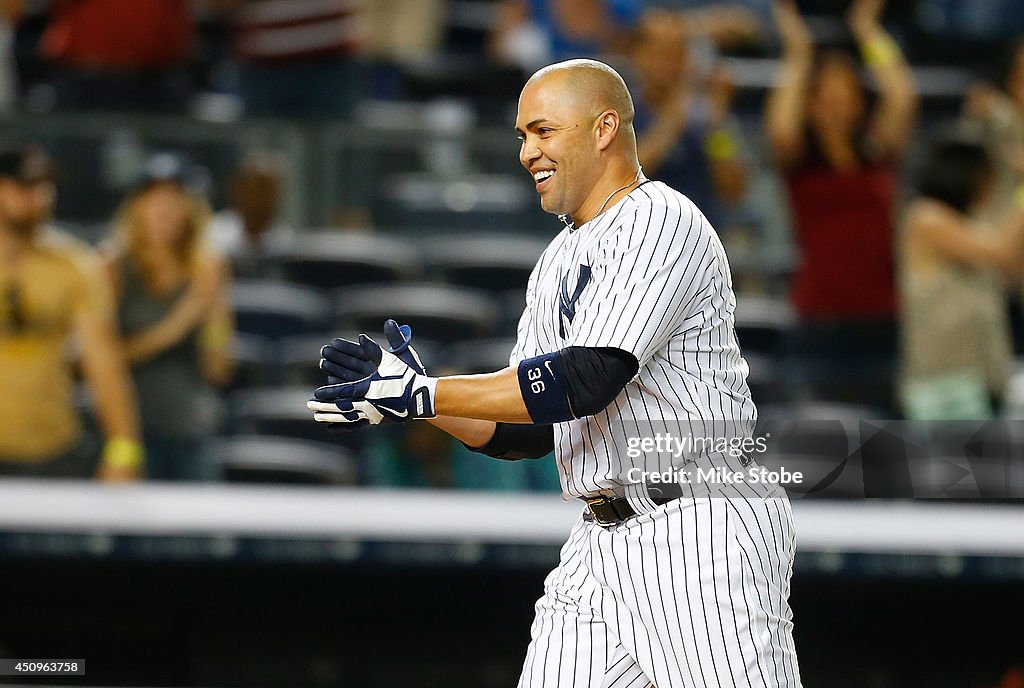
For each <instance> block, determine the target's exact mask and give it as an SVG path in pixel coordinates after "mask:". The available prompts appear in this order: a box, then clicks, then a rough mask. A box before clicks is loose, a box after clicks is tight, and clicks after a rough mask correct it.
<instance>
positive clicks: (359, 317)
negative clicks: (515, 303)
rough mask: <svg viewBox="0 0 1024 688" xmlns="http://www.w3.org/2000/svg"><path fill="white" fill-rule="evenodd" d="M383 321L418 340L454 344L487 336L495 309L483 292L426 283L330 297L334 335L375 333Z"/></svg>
mask: <svg viewBox="0 0 1024 688" xmlns="http://www.w3.org/2000/svg"><path fill="white" fill-rule="evenodd" d="M388 318H394V319H395V320H397V321H398V322H399V323H403V324H409V325H411V326H412V330H413V335H414V336H418V337H420V338H422V339H429V340H434V341H437V342H440V343H450V342H458V341H465V340H469V339H480V338H484V337H488V336H490V335H491V334H493V332H494V329H495V324H496V322H497V318H498V304H497V303H496V301H495V300H494V299H493V298H492V297H491V296H489V295H488V294H487V293H485V292H481V291H478V290H474V289H467V288H456V287H451V286H445V285H438V284H429V283H419V284H402V285H387V284H384V285H368V286H361V287H351V288H346V289H341V290H338V291H337V292H335V308H334V323H335V326H336V327H337V328H338V329H339V330H340V331H356V332H367V333H373V332H380V331H381V329H382V327H383V324H384V321H385V320H387V319H388ZM378 341H379V340H378Z"/></svg>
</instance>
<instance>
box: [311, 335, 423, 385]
mask: <svg viewBox="0 0 1024 688" xmlns="http://www.w3.org/2000/svg"><path fill="white" fill-rule="evenodd" d="M384 336H385V337H386V338H387V340H388V352H389V353H392V354H394V355H396V356H398V357H399V358H400V359H402V361H404V362H405V363H406V365H408V366H409V367H410V368H412V369H413V370H415V371H416V372H417V373H419V374H421V375H423V374H426V369H425V368H424V366H423V363H422V362H421V361H420V357H419V354H417V353H416V350H415V349H413V348H412V346H411V342H412V328H411V327H409V326H408V325H399V324H398V323H396V322H395V321H394V320H388V321H387V322H385V323H384ZM371 341H372V340H371ZM373 346H377V344H376V342H374V344H373ZM320 356H321V358H320V369H321V370H323V371H324V372H325V373H327V384H329V385H336V384H340V383H343V382H355V381H356V380H361V379H363V378H364V377H366V376H368V375H370V374H371V373H373V371H374V370H376V369H377V367H376V364H374V362H373V360H372V359H371V352H370V351H368V350H366V349H364V348H363V344H362V343H361V341H360V342H353V341H349V340H348V339H340V338H338V339H335V340H333V341H332V342H331V343H330V344H327V345H326V346H324V347H323V348H322V349H320Z"/></svg>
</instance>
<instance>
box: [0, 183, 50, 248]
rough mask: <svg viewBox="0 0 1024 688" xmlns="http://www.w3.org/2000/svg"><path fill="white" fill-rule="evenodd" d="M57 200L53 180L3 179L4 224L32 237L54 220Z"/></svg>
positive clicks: (0, 210) (0, 193) (0, 195)
mask: <svg viewBox="0 0 1024 688" xmlns="http://www.w3.org/2000/svg"><path fill="white" fill-rule="evenodd" d="M55 197H56V194H55V191H54V186H53V182H52V181H50V180H49V179H43V180H40V181H35V182H22V181H19V180H17V179H12V178H10V177H7V178H3V179H0V222H2V223H3V224H5V225H7V226H8V227H9V228H10V229H12V230H13V231H14V232H16V233H18V234H21V235H23V236H28V235H30V234H32V232H34V231H35V230H36V228H37V227H38V226H39V225H41V224H42V223H44V222H46V221H47V220H48V219H50V216H51V214H52V212H53V201H54V198H55Z"/></svg>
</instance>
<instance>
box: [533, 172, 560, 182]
mask: <svg viewBox="0 0 1024 688" xmlns="http://www.w3.org/2000/svg"><path fill="white" fill-rule="evenodd" d="M554 173H555V171H554V170H541V171H540V172H537V173H536V174H534V175H533V179H534V181H538V182H542V181H544V180H545V179H547V178H548V177H550V176H552V175H553V174H554Z"/></svg>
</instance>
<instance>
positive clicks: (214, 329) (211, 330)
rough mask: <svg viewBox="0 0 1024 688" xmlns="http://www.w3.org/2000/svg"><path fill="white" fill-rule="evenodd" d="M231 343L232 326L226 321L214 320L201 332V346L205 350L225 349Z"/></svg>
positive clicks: (204, 326)
mask: <svg viewBox="0 0 1024 688" xmlns="http://www.w3.org/2000/svg"><path fill="white" fill-rule="evenodd" d="M230 341H231V325H229V324H228V323H227V321H225V320H213V321H211V322H208V323H206V324H205V325H203V327H202V329H200V330H199V346H201V347H203V348H204V349H223V348H224V347H225V346H227V345H228V342H230Z"/></svg>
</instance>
